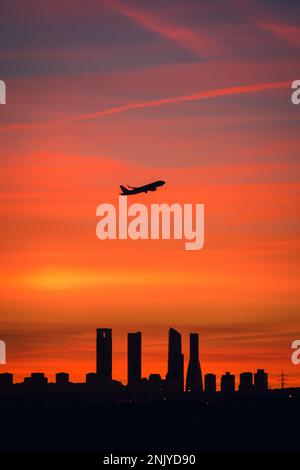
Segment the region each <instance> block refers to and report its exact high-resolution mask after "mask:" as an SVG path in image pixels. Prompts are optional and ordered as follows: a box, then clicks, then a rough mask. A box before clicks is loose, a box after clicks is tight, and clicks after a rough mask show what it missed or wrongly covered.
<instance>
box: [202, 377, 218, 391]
mask: <svg viewBox="0 0 300 470" xmlns="http://www.w3.org/2000/svg"><path fill="white" fill-rule="evenodd" d="M204 390H205V392H206V393H216V391H217V377H216V375H215V374H205V376H204Z"/></svg>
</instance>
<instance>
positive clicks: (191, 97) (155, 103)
mask: <svg viewBox="0 0 300 470" xmlns="http://www.w3.org/2000/svg"><path fill="white" fill-rule="evenodd" d="M291 83H292V80H288V81H281V82H267V83H256V84H250V85H240V86H233V87H226V88H215V89H212V90H207V91H199V92H195V93H191V94H188V95H181V96H176V97H171V98H159V99H156V100H148V101H141V102H139V103H128V104H126V105H123V106H115V107H113V108H109V109H106V110H103V111H97V112H94V113H87V114H79V115H77V116H69V117H67V118H64V119H55V120H51V121H44V122H36V123H25V124H8V125H4V126H1V127H0V132H1V131H2V132H5V131H14V130H26V129H36V128H39V127H44V126H48V125H55V124H68V123H71V122H80V121H89V120H93V119H99V118H103V117H106V116H111V115H114V114H121V113H124V112H127V111H130V110H137V109H146V108H156V107H160V106H166V105H171V104H179V103H186V102H193V101H202V100H208V99H213V98H219V97H224V96H231V95H241V94H247V93H258V92H263V91H268V90H278V89H284V88H288V87H290V85H291Z"/></svg>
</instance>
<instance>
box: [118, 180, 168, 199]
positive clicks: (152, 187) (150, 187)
mask: <svg viewBox="0 0 300 470" xmlns="http://www.w3.org/2000/svg"><path fill="white" fill-rule="evenodd" d="M164 184H166V182H165V181H162V180H159V181H154V183H149V184H145V185H144V186H138V187H134V186H129V185H128V184H127V185H126V186H127V188H126V187H125V186H122V185H121V186H120V188H121V190H122V192H121V193H120V195H121V196H131V195H132V194H139V193H147V192H148V191H156V190H157V188H158V187H159V186H163V185H164ZM128 188H130V189H128Z"/></svg>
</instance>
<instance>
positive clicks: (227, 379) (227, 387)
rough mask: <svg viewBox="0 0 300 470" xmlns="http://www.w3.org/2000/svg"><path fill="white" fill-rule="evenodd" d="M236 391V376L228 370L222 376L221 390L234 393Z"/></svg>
mask: <svg viewBox="0 0 300 470" xmlns="http://www.w3.org/2000/svg"><path fill="white" fill-rule="evenodd" d="M234 391H235V376H234V375H233V374H231V373H230V372H226V373H225V375H222V377H221V392H223V393H227V394H228V393H233V392H234Z"/></svg>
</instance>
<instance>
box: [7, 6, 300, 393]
mask: <svg viewBox="0 0 300 470" xmlns="http://www.w3.org/2000/svg"><path fill="white" fill-rule="evenodd" d="M1 9H2V12H1V17H0V30H1V38H2V39H1V41H0V79H2V80H5V81H6V86H7V104H6V105H0V165H1V172H0V182H1V184H0V197H1V206H0V211H1V213H0V215H1V231H0V241H1V243H0V251H1V264H0V280H1V283H0V299H1V306H0V312H1V313H0V315H1V316H0V339H3V340H5V341H6V344H7V364H6V365H1V366H0V372H4V371H10V372H13V373H14V374H15V380H16V381H18V380H21V379H22V378H23V377H24V376H26V375H28V374H29V373H30V372H32V371H43V372H45V373H46V374H47V375H48V376H49V378H50V379H51V380H53V377H54V374H55V372H58V371H66V372H69V373H70V376H71V380H74V381H77V380H78V381H80V380H83V379H84V376H85V373H86V372H90V371H94V370H95V329H96V327H112V328H113V375H114V377H115V378H116V379H120V380H122V381H124V382H125V381H126V374H127V371H126V335H127V332H128V331H142V333H143V340H142V341H143V375H144V376H148V375H149V373H151V372H159V373H161V374H162V375H163V376H164V375H165V373H166V366H167V334H168V328H169V327H170V326H172V327H174V328H176V329H178V330H179V331H180V332H181V333H182V335H183V347H184V353H185V365H186V366H187V361H188V333H189V332H198V333H199V335H200V358H201V363H202V369H203V372H204V373H208V372H215V373H216V374H218V377H219V376H220V374H222V373H224V372H225V371H227V370H230V371H232V372H233V373H236V374H238V373H240V372H242V371H245V370H250V371H254V370H256V369H257V368H265V369H266V370H267V371H268V372H269V373H270V380H271V384H272V386H273V387H275V386H279V384H280V379H279V375H280V373H281V371H282V370H283V371H284V372H285V373H286V374H287V384H288V385H299V386H300V366H298V367H297V366H294V365H292V363H291V352H292V350H291V343H292V342H293V341H294V340H295V339H299V338H300V315H299V275H300V271H299V263H300V251H299V247H300V239H299V234H300V224H299V209H300V207H299V206H300V197H299V196H300V191H299V189H300V160H299V149H300V132H299V123H300V121H299V119H300V106H295V105H293V104H292V103H291V92H292V90H291V83H292V82H293V81H294V80H296V79H300V61H299V58H300V57H299V56H300V54H299V53H300V26H299V14H300V4H299V2H298V1H292V0H290V1H287V2H282V1H279V0H272V1H271V0H269V1H266V0H262V1H259V0H254V1H252V0H251V1H250V0H248V1H247V0H219V1H215V2H199V1H193V0H185V1H184V2H183V1H182V0H180V1H179V0H172V1H171V0H165V1H161V2H158V1H153V0H139V1H137V0H126V1H123V0H122V1H121V0H120V1H116V0H102V1H101V0H85V1H82V0H72V1H71V0H51V1H50V0H43V2H37V1H34V0H26V1H24V0H16V1H14V2H9V1H4V2H3V5H1ZM158 179H162V180H164V181H166V182H167V184H166V185H165V186H163V187H162V188H159V190H158V191H157V192H156V193H150V194H149V193H148V194H143V195H138V196H134V197H132V199H130V201H129V199H128V202H130V203H131V202H142V203H145V204H147V205H149V204H151V203H153V202H155V203H163V202H166V203H169V204H171V203H173V202H178V203H182V204H183V203H203V204H205V246H204V249H203V250H201V251H185V250H184V242H183V241H181V240H179V241H178V240H177V241H174V240H170V241H168V240H163V241H151V240H138V241H131V240H126V241H124V240H120V241H118V240H109V241H100V240H98V239H97V238H96V232H95V230H96V224H97V221H98V219H97V217H96V207H97V206H98V205H99V204H100V203H103V202H109V203H112V204H117V203H118V193H119V185H120V184H129V185H132V186H139V185H142V184H145V183H149V182H151V181H154V180H158ZM218 382H219V379H218Z"/></svg>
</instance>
